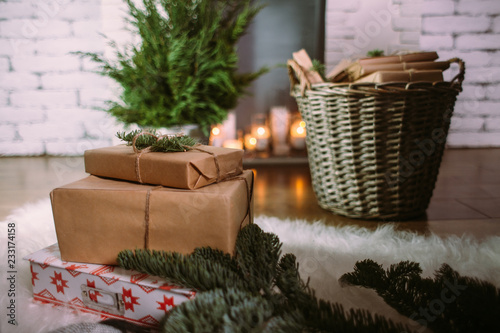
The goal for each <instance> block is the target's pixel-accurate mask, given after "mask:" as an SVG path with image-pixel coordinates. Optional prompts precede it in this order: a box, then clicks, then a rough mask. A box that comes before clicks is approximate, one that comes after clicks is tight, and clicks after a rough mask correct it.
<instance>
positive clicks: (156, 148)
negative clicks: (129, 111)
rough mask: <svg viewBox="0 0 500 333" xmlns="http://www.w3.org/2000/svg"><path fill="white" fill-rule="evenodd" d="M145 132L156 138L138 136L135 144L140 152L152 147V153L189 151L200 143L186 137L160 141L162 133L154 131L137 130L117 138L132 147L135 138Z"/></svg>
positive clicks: (122, 133) (174, 137) (119, 133)
mask: <svg viewBox="0 0 500 333" xmlns="http://www.w3.org/2000/svg"><path fill="white" fill-rule="evenodd" d="M143 132H148V133H151V134H153V135H154V136H151V135H147V134H146V135H140V136H138V137H137V140H136V142H135V147H136V148H137V149H139V150H141V149H144V148H147V147H151V151H153V152H163V153H167V152H179V151H186V150H189V148H190V147H193V146H194V145H196V144H197V143H198V141H197V140H196V139H193V138H191V137H189V136H186V135H183V136H171V137H163V138H161V139H160V140H158V139H157V137H159V136H161V133H159V132H157V131H156V130H154V129H151V130H144V131H142V130H135V131H132V132H130V133H125V132H118V133H116V137H117V138H119V139H120V140H122V141H125V142H126V143H127V145H128V146H131V145H132V142H133V140H134V137H135V136H137V135H138V134H140V133H143Z"/></svg>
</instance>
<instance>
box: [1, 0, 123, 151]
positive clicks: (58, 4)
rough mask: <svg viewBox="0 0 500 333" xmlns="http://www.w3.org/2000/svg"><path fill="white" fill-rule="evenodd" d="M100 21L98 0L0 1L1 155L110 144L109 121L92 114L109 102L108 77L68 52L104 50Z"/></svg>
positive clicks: (103, 115) (102, 115)
mask: <svg viewBox="0 0 500 333" xmlns="http://www.w3.org/2000/svg"><path fill="white" fill-rule="evenodd" d="M102 1H105V2H109V0H102ZM101 19H102V18H101V0H43V1H37V0H7V1H3V2H0V133H1V134H0V155H43V154H50V155H54V154H55V155H59V154H61V155H73V154H76V155H80V154H82V153H83V151H84V150H85V149H90V148H94V147H99V146H105V145H109V144H111V142H112V137H113V135H114V133H115V129H116V125H115V121H114V120H113V119H111V118H110V117H109V116H108V115H107V114H106V113H105V112H102V111H96V110H95V108H96V107H102V106H103V105H104V104H103V101H104V100H106V99H107V98H109V94H108V93H107V92H108V90H109V87H108V79H106V78H103V77H102V76H100V75H98V74H95V73H93V72H92V71H93V70H95V69H96V66H95V65H93V64H90V62H89V61H88V60H83V59H80V58H79V57H78V56H76V55H73V54H70V52H73V51H84V52H99V53H104V51H105V42H104V41H103V40H102V38H101V37H100V36H99V33H100V32H102V29H101V27H102V24H101V22H102V20H101Z"/></svg>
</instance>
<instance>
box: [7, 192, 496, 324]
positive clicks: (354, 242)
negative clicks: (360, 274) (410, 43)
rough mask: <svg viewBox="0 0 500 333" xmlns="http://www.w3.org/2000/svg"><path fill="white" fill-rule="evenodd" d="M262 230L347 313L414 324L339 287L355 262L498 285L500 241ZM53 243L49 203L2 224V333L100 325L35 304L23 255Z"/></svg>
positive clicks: (297, 226) (266, 222)
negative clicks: (10, 241) (400, 265)
mask: <svg viewBox="0 0 500 333" xmlns="http://www.w3.org/2000/svg"><path fill="white" fill-rule="evenodd" d="M255 222H256V223H257V224H258V225H259V226H260V227H261V228H262V229H264V230H265V231H269V232H273V233H275V234H277V235H278V236H279V237H280V239H281V241H282V242H283V243H284V245H283V253H287V252H292V253H294V254H295V255H296V256H297V259H298V262H299V263H300V266H299V267H300V270H301V275H302V277H303V278H304V279H307V277H310V278H311V281H310V285H311V286H312V287H313V288H314V289H315V290H316V292H317V295H318V296H319V297H321V298H324V299H327V300H332V301H337V302H340V303H342V304H343V305H344V306H345V307H347V308H351V307H353V308H365V309H369V310H371V311H372V312H373V313H379V314H382V315H385V316H388V317H390V318H392V319H395V320H397V321H401V322H404V323H407V324H413V323H411V322H410V321H409V320H408V319H406V318H405V317H402V316H399V315H398V314H397V313H396V312H395V311H394V310H393V309H392V308H390V307H389V306H387V305H386V304H385V303H384V302H383V300H382V299H381V298H380V297H378V296H377V295H376V294H375V292H373V291H371V290H366V289H360V288H356V287H349V288H341V287H340V286H339V284H338V282H337V280H338V278H339V277H340V276H341V275H342V274H344V273H346V272H350V271H352V268H353V266H354V264H355V262H356V261H358V260H363V259H367V258H370V259H373V260H375V261H377V262H379V263H381V264H384V267H387V266H388V265H390V264H393V263H397V262H399V261H401V260H413V261H416V262H419V263H420V264H421V266H422V269H423V270H424V275H425V276H429V275H432V274H433V272H434V270H435V269H437V268H439V266H440V265H441V264H442V263H448V264H449V265H450V266H451V267H452V268H454V269H456V270H458V271H459V272H460V273H461V274H464V275H469V276H475V277H478V278H481V279H484V280H487V281H490V282H492V283H493V284H495V285H496V286H497V287H500V237H498V236H497V237H490V238H488V239H485V240H483V241H481V242H479V241H477V240H475V239H474V238H471V237H455V236H452V237H449V238H445V239H443V238H440V237H438V236H435V235H430V236H422V235H417V234H414V233H409V232H401V231H396V230H395V229H394V226H393V225H391V224H381V226H380V227H379V228H378V229H377V230H375V231H370V230H368V229H363V228H357V227H341V228H338V227H337V228H336V227H328V226H324V225H322V224H321V223H319V222H315V223H313V224H310V223H307V222H305V221H297V220H279V219H277V218H273V217H264V216H260V217H257V218H256V221H255ZM8 223H15V224H16V239H15V242H16V269H17V286H16V290H15V292H16V296H15V299H16V317H17V321H18V324H19V326H18V327H13V326H12V325H9V324H8V323H7V320H5V318H6V314H7V310H6V308H7V305H8V304H7V302H8V301H9V299H10V297H9V298H8V297H7V292H6V291H7V289H8V286H7V280H6V279H7V267H6V264H7V251H6V248H7V245H6V244H7V226H8ZM55 242H56V236H55V230H54V226H53V219H52V211H51V207H50V202H49V200H48V199H47V200H43V201H40V202H37V203H34V204H29V205H26V206H24V207H22V208H19V209H17V210H15V211H14V212H13V213H12V215H11V216H9V217H8V218H7V219H6V220H5V221H3V222H0V244H2V247H3V249H2V250H1V251H0V253H1V257H0V262H1V267H2V270H1V272H0V287H1V289H0V295H1V296H0V297H1V298H0V301H1V302H0V309H1V310H0V312H1V313H0V315H1V316H2V317H1V318H2V319H1V320H0V323H1V324H0V325H1V326H0V332H3V333H8V332H47V331H49V330H52V329H55V328H58V327H61V326H64V325H68V324H70V323H75V322H81V321H93V322H95V321H98V320H99V318H97V317H94V316H92V315H89V314H74V313H72V312H71V311H67V310H63V309H61V308H57V309H55V308H52V307H51V306H48V305H41V304H34V303H32V300H31V274H30V272H29V264H28V263H27V262H26V261H24V260H22V258H23V257H24V256H26V255H27V254H30V253H32V252H35V251H37V250H39V249H41V248H43V247H45V246H48V245H51V244H53V243H55Z"/></svg>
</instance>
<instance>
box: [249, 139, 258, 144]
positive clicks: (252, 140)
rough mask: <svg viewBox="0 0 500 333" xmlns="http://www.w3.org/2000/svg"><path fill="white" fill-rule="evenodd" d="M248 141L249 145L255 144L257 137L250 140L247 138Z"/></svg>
mask: <svg viewBox="0 0 500 333" xmlns="http://www.w3.org/2000/svg"><path fill="white" fill-rule="evenodd" d="M248 142H250V144H251V145H256V144H257V139H256V138H250V140H248Z"/></svg>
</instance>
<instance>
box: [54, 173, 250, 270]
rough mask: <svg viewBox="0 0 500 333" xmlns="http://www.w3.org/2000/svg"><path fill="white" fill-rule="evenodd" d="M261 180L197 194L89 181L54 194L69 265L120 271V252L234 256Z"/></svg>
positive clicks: (239, 180) (245, 177) (229, 182)
mask: <svg viewBox="0 0 500 333" xmlns="http://www.w3.org/2000/svg"><path fill="white" fill-rule="evenodd" d="M252 192H253V173H252V171H250V170H245V171H244V172H243V173H242V174H241V175H240V176H236V177H233V178H231V179H226V180H225V181H222V182H219V183H217V184H213V185H210V186H205V187H202V188H199V189H196V190H186V189H174V188H167V187H161V186H152V185H142V184H137V183H132V182H125V181H117V180H111V179H105V178H100V177H96V176H89V177H87V178H84V179H82V180H79V181H76V182H74V183H71V184H68V185H65V186H62V187H59V188H56V189H54V190H53V191H52V192H51V195H50V197H51V201H52V211H53V215H54V222H55V227H56V233H57V239H58V243H59V247H60V250H61V255H62V259H63V260H66V261H78V262H88V263H97V264H111V265H112V264H116V258H117V255H118V253H119V252H120V251H122V250H125V249H131V250H133V249H136V248H148V249H152V250H165V251H175V252H181V253H185V254H187V253H191V252H192V251H193V250H194V249H195V248H197V247H203V246H210V247H212V248H217V249H220V250H222V251H224V252H226V253H229V254H233V252H234V247H235V244H236V237H237V235H238V232H239V231H240V229H241V228H242V227H243V226H245V225H246V224H248V223H251V222H252Z"/></svg>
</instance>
